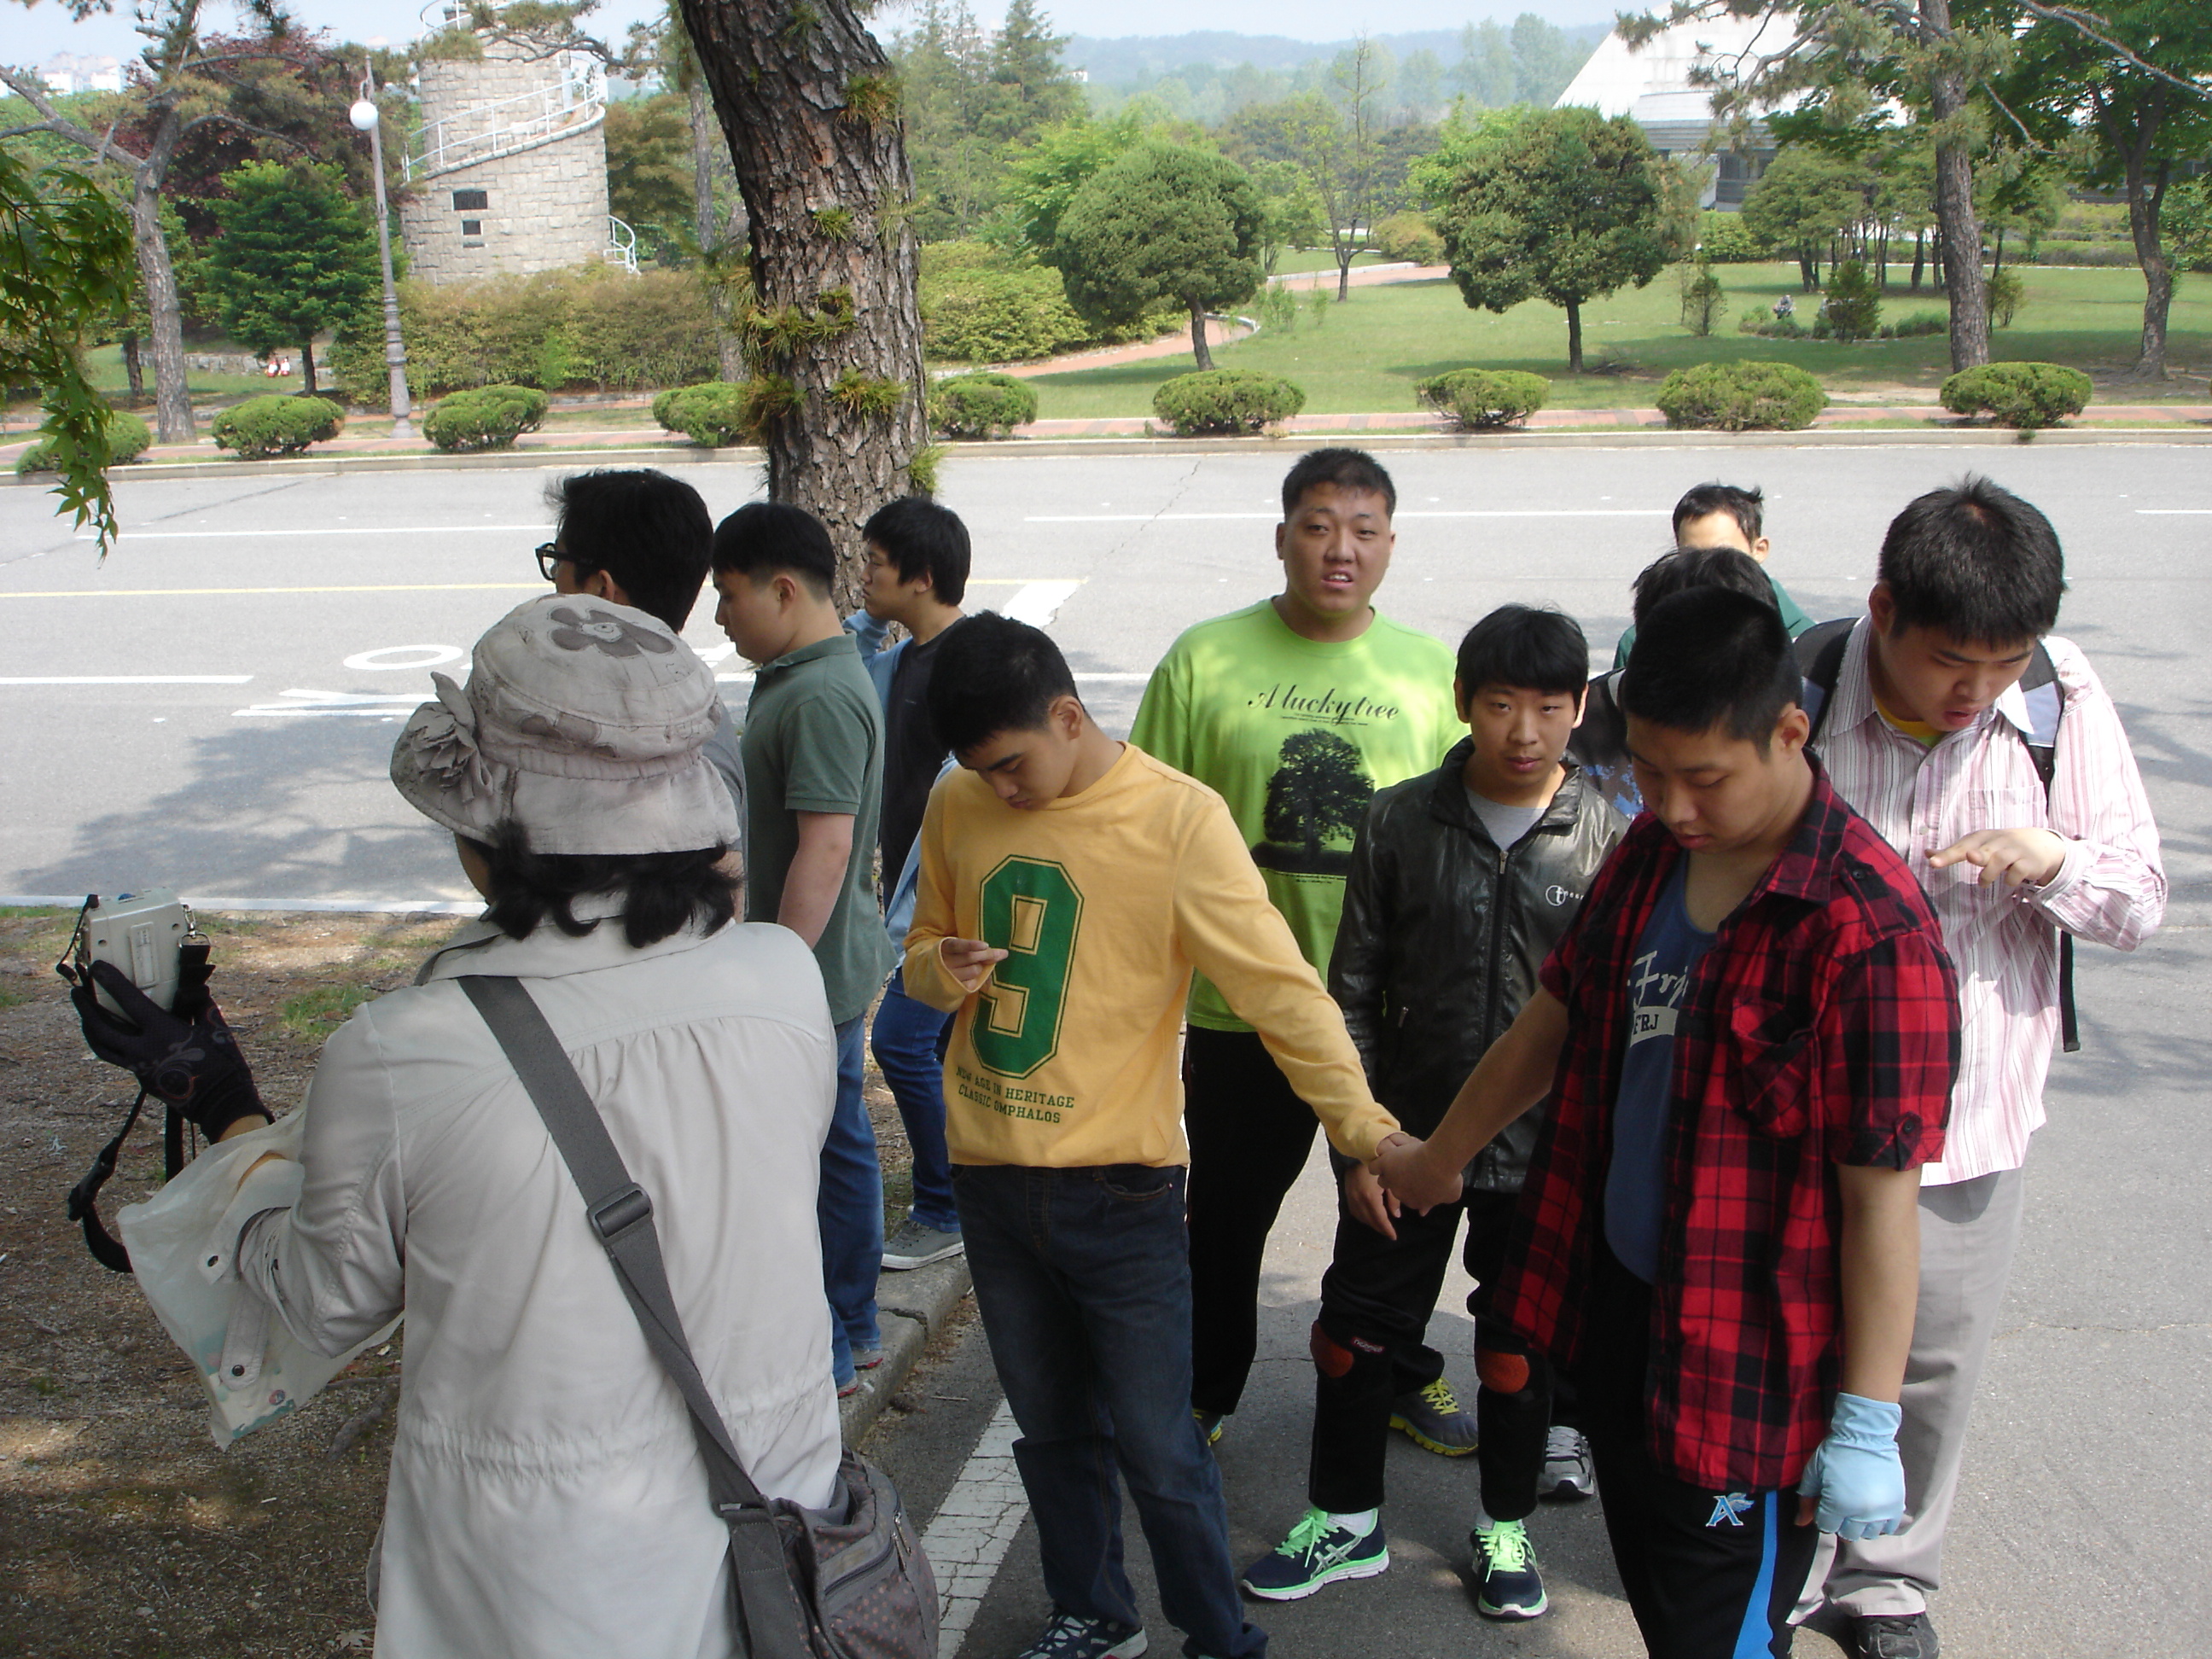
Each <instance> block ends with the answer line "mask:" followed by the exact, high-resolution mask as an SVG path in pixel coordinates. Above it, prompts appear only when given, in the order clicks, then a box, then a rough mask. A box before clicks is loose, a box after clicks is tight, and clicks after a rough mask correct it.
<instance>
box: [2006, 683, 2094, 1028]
mask: <svg viewBox="0 0 2212 1659" xmlns="http://www.w3.org/2000/svg"><path fill="white" fill-rule="evenodd" d="M2020 689H2021V696H2023V697H2025V698H2026V699H2027V732H2024V733H2023V734H2022V736H2023V737H2024V738H2025V739H2026V741H2027V756H2028V758H2029V759H2030V760H2031V761H2033V763H2035V771H2036V775H2037V776H2038V777H2039V778H2041V779H2042V780H2043V793H2044V797H2045V799H2049V798H2050V795H2051V785H2052V784H2053V783H2054V782H2055V781H2057V776H2058V726H2059V722H2060V721H2061V720H2063V719H2064V718H2065V716H2066V688H2065V687H2064V686H2063V685H2061V684H2059V683H2058V665H2057V664H2056V663H2054V662H2052V661H2051V653H2050V652H2049V651H2048V650H2047V649H2046V648H2045V646H2044V643H2043V641H2041V640H2038V641H2036V642H2035V654H2034V655H2033V656H2032V657H2030V658H2029V659H2027V671H2026V672H2024V673H2023V674H2021V677H2020ZM2058 1040H2059V1045H2060V1047H2061V1048H2063V1049H2064V1050H2065V1052H2066V1053H2068V1054H2076V1053H2079V1052H2080V1050H2081V1019H2080V1018H2079V1016H2078V1015H2077V1014H2076V1012H2075V1007H2074V935H2073V934H2071V933H2068V932H2067V931H2066V930H2065V929H2064V928H2063V927H2062V928H2060V929H2059V930H2058Z"/></svg>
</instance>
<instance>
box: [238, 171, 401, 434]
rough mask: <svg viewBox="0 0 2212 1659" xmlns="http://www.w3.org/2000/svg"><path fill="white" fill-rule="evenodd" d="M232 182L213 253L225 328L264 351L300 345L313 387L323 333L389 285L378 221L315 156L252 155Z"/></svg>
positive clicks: (309, 388)
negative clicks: (380, 256) (284, 159)
mask: <svg viewBox="0 0 2212 1659" xmlns="http://www.w3.org/2000/svg"><path fill="white" fill-rule="evenodd" d="M229 185H230V196H229V197H228V199H227V200H224V201H222V202H219V203H217V204H216V219H217V221H218V222H220V223H221V225H222V235H221V236H220V237H218V238H217V239H216V243H215V246H214V247H213V249H212V250H211V251H210V252H209V255H208V268H209V276H210V282H211V284H212V286H213V288H214V290H215V295H216V309H217V311H218V312H219V313H220V314H221V316H222V325H223V328H224V331H226V332H227V333H228V334H229V336H230V337H231V338H232V339H234V340H236V341H237V342H238V343H240V345H244V346H248V347H251V348H252V349H254V350H256V351H260V352H269V351H274V350H276V349H278V348H280V347H283V346H287V345H296V346H298V347H299V348H300V360H301V368H303V369H304V370H305V372H306V375H307V386H306V390H307V392H309V393H310V394H312V393H313V392H314V390H315V361H314V341H315V337H316V336H317V335H318V334H320V333H322V332H323V331H325V330H326V329H333V328H336V327H337V326H338V325H341V324H343V323H344V322H346V321H348V320H349V319H352V318H354V317H356V315H358V314H359V313H361V312H362V310H363V308H364V307H366V306H367V305H368V301H369V299H370V297H371V296H372V295H374V294H375V293H376V292H377V291H378V289H379V287H380V282H381V273H380V267H379V265H378V263H377V253H376V231H375V228H374V223H373V222H372V220H371V219H370V218H369V216H367V215H364V214H363V213H362V211H361V210H360V209H359V208H358V207H357V206H356V204H353V203H351V202H349V201H348V200H347V199H346V198H345V196H344V194H343V192H342V191H341V190H340V189H339V187H338V178H337V173H336V172H335V171H334V170H333V169H331V168H329V167H319V166H316V165H315V164H313V163H312V162H296V163H295V164H294V165H292V166H290V167H286V166H284V165H283V164H282V163H280V162H276V161H254V162H251V163H249V164H247V165H246V166H245V167H240V168H239V169H238V171H237V172H235V173H233V174H231V176H230V179H229Z"/></svg>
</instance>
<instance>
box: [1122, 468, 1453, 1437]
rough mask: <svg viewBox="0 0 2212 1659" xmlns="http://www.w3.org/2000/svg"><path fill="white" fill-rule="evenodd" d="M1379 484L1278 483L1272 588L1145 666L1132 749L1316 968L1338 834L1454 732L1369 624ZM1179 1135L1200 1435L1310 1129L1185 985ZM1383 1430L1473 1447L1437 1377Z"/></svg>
mask: <svg viewBox="0 0 2212 1659" xmlns="http://www.w3.org/2000/svg"><path fill="white" fill-rule="evenodd" d="M1396 507H1397V491H1396V489H1395V487H1394V486H1393V485H1392V483H1391V482H1390V475H1389V473H1388V472H1386V471H1383V468H1382V467H1381V466H1379V465H1376V462H1375V459H1374V458H1373V457H1371V456H1370V455H1368V454H1366V453H1364V452H1362V451H1359V450H1356V449H1317V450H1315V451H1313V452H1311V453H1309V454H1307V455H1305V456H1304V457H1302V458H1301V459H1299V461H1298V463H1297V465H1295V466H1293V467H1292V468H1291V471H1290V474H1289V476H1288V477H1285V479H1284V480H1283V521H1282V522H1281V523H1280V524H1279V525H1278V526H1276V527H1275V556H1276V557H1277V558H1279V559H1280V560H1281V561H1282V564H1283V591H1282V592H1280V593H1278V594H1276V595H1275V596H1274V597H1273V598H1272V599H1262V600H1261V601H1260V602H1259V603H1258V604H1256V605H1249V606H1247V607H1246V608H1245V609H1243V610H1242V611H1231V613H1230V614H1229V615H1227V616H1225V617H1214V618H1212V620H1211V621H1208V622H1202V623H1199V624H1198V625H1197V626H1195V627H1194V628H1191V629H1187V630H1186V631H1185V632H1184V633H1183V635H1182V637H1181V638H1179V639H1178V640H1176V642H1175V644H1174V645H1173V646H1172V647H1170V648H1169V651H1168V653H1167V655H1166V656H1165V657H1164V658H1163V659H1161V661H1160V665H1159V666H1158V668H1156V669H1154V670H1153V671H1152V680H1151V682H1150V684H1147V685H1146V688H1145V696H1144V701H1143V702H1142V703H1141V704H1140V705H1139V708H1138V709H1137V720H1136V724H1135V726H1133V728H1132V729H1131V732H1130V733H1129V737H1130V741H1132V742H1133V743H1134V744H1136V745H1137V746H1138V747H1139V748H1140V749H1142V750H1145V751H1146V753H1148V754H1151V755H1152V756H1154V757H1158V759H1160V760H1162V761H1164V762H1165V763H1167V764H1168V765H1170V766H1172V767H1174V768H1175V769H1176V770H1178V771H1180V772H1183V773H1187V774H1188V775H1190V776H1192V777H1194V778H1196V779H1198V780H1199V781H1200V782H1202V783H1205V784H1207V785H1210V786H1211V787H1212V788H1213V789H1215V790H1216V791H1218V793H1220V794H1221V796H1222V798H1223V799H1225V800H1226V801H1227V802H1228V804H1229V811H1230V813H1231V816H1232V817H1234V818H1235V819H1236V821H1237V829H1238V830H1239V831H1240V832H1241V833H1242V834H1243V837H1244V842H1245V845H1246V846H1248V847H1249V848H1251V849H1252V857H1253V860H1254V861H1255V863H1256V864H1258V865H1259V866H1260V872H1261V875H1262V876H1263V877H1264V878H1265V879H1266V882H1267V896H1268V897H1269V899H1270V900H1271V901H1273V904H1274V906H1275V908H1277V909H1278V910H1279V911H1280V912H1281V913H1282V915H1283V917H1284V920H1285V921H1288V922H1289V923H1290V927H1291V934H1292V936H1293V937H1294V938H1296V939H1297V942H1298V948H1299V949H1300V950H1301V951H1303V952H1304V955H1305V958H1306V960H1307V961H1308V962H1310V963H1312V964H1313V966H1314V968H1315V969H1316V971H1319V970H1321V969H1324V968H1325V967H1326V966H1327V964H1328V956H1329V950H1330V947H1331V945H1333V944H1334V941H1335V937H1336V922H1337V916H1338V913H1339V912H1340V909H1341V908H1342V907H1343V903H1344V878H1345V874H1346V871H1347V870H1349V869H1350V867H1351V864H1352V832H1353V831H1354V830H1355V829H1357V828H1358V823H1359V818H1360V815H1361V813H1362V812H1363V811H1364V810H1365V809H1366V805H1367V802H1368V799H1369V798H1370V796H1371V795H1373V794H1374V793H1375V792H1376V790H1377V789H1380V788H1383V787H1387V786H1389V785H1390V784H1394V783H1397V782H1399V781H1401V780H1403V779H1406V778H1409V777H1413V776H1414V775H1418V774H1419V773H1423V772H1426V771H1428V770H1430V769H1432V768H1433V767H1435V766H1436V765H1437V763H1438V762H1439V761H1441V760H1442V759H1443V756H1444V752H1445V751H1446V750H1449V748H1450V747H1451V746H1452V744H1454V743H1455V741H1457V739H1458V736H1459V733H1460V731H1461V729H1462V728H1461V726H1460V723H1459V716H1458V713H1457V711H1456V710H1455V708H1453V706H1452V698H1451V681H1452V671H1453V662H1452V653H1451V652H1450V650H1449V648H1447V647H1446V646H1445V645H1444V643H1443V641H1441V640H1438V639H1437V638H1435V637H1434V636H1433V635H1428V634H1425V633H1422V632H1420V631H1419V630H1418V629H1411V628H1407V627H1404V626H1402V625H1401V624H1399V623H1395V622H1392V621H1390V620H1389V619H1388V618H1387V617H1383V616H1381V615H1380V614H1379V613H1377V612H1376V610H1375V608H1374V605H1373V604H1372V600H1373V598H1374V594H1375V590H1376V588H1377V587H1379V586H1381V585H1382V582H1383V576H1384V575H1385V574H1387V573H1388V572H1389V568H1390V552H1391V548H1392V545H1393V544H1394V541H1395V537H1394V534H1393V532H1392V530H1391V526H1390V517H1391V514H1392V513H1393V512H1395V510H1396ZM1183 1081H1184V1088H1185V1104H1184V1112H1185V1117H1186V1124H1187V1127H1188V1133H1189V1137H1190V1267H1191V1281H1192V1286H1191V1288H1192V1304H1193V1309H1192V1310H1193V1328H1192V1340H1193V1354H1192V1360H1193V1367H1192V1369H1193V1380H1192V1388H1191V1409H1192V1410H1193V1411H1194V1413H1196V1414H1197V1415H1198V1417H1199V1419H1200V1422H1201V1423H1203V1424H1204V1425H1205V1426H1206V1432H1207V1434H1208V1436H1209V1437H1216V1436H1218V1433H1219V1431H1220V1425H1221V1419H1222V1418H1224V1417H1225V1416H1226V1415H1228V1414H1229V1413H1231V1412H1233V1411H1235V1410H1236V1409H1237V1400H1238V1398H1239V1397H1240V1395H1242V1394H1243V1389H1244V1381H1245V1377H1246V1376H1247V1375H1248V1374H1249V1371H1250V1370H1251V1366H1252V1358H1253V1355H1254V1353H1255V1351H1256V1349H1257V1347H1258V1346H1259V1308H1258V1304H1259V1289H1260V1262H1261V1256H1262V1255H1263V1254H1264V1253H1265V1251H1266V1249H1267V1232H1268V1230H1269V1229H1270V1228H1271V1227H1273V1225H1274V1221H1275V1216H1276V1213H1277V1212H1279V1210H1280V1209H1281V1207H1282V1202H1283V1195H1284V1194H1285V1193H1286V1192H1288V1191H1289V1190H1290V1188H1291V1182H1294V1181H1296V1180H1297V1176H1298V1171H1299V1170H1302V1169H1304V1167H1305V1163H1306V1158H1307V1157H1308V1155H1309V1154H1310V1152H1312V1150H1313V1137H1314V1116H1313V1113H1312V1111H1311V1109H1310V1108H1309V1107H1308V1106H1307V1105H1306V1104H1305V1103H1304V1101H1302V1100H1300V1099H1299V1098H1298V1097H1297V1094H1296V1092H1294V1091H1292V1089H1291V1086H1290V1085H1289V1084H1288V1083H1287V1082H1286V1081H1285V1079H1284V1077H1283V1074H1282V1073H1281V1072H1280V1071H1279V1070H1278V1069H1277V1067H1276V1066H1275V1063H1274V1061H1273V1060H1271V1059H1270V1058H1269V1057H1268V1055H1267V1050H1266V1048H1263V1047H1262V1046H1261V1042H1260V1039H1259V1036H1257V1035H1256V1034H1255V1032H1254V1031H1253V1030H1252V1028H1251V1027H1250V1026H1249V1025H1248V1024H1245V1023H1244V1022H1243V1021H1242V1020H1240V1019H1238V1018H1237V1017H1236V1015H1235V1014H1233V1013H1232V1012H1231V1011H1230V1008H1229V1006H1228V1004H1227V1003H1226V1002H1225V1001H1224V1000H1222V997H1221V994H1220V993H1219V992H1218V990H1217V989H1215V987H1213V986H1212V985H1211V984H1209V983H1208V982H1207V981H1206V980H1205V979H1203V978H1200V979H1199V980H1198V981H1195V983H1194V985H1193V987H1192V988H1191V996H1190V1009H1189V1029H1188V1033H1187V1035H1186V1040H1185V1047H1184V1059H1183ZM1392 1422H1393V1424H1394V1425H1395V1426H1396V1427H1399V1428H1401V1429H1403V1430H1405V1431H1407V1433H1409V1434H1411V1435H1412V1436H1413V1437H1414V1439H1415V1440H1416V1441H1418V1442H1419V1443H1421V1444H1423V1445H1425V1446H1427V1447H1428V1448H1429V1449H1431V1450H1434V1451H1441V1452H1443V1453H1444V1454H1445V1455H1462V1454H1464V1453H1467V1452H1469V1451H1472V1450H1473V1449H1474V1440H1475V1432H1474V1419H1473V1417H1472V1416H1471V1415H1470V1414H1469V1413H1465V1412H1462V1411H1461V1410H1460V1409H1459V1407H1458V1403H1457V1402H1456V1401H1455V1400H1454V1399H1453V1398H1452V1397H1451V1392H1450V1389H1449V1388H1448V1387H1447V1386H1446V1385H1445V1384H1444V1383H1443V1382H1442V1380H1441V1379H1439V1380H1438V1381H1437V1382H1436V1383H1431V1385H1430V1386H1429V1387H1428V1389H1425V1390H1423V1391H1421V1392H1420V1393H1419V1394H1417V1395H1408V1396H1407V1397H1406V1398H1404V1399H1401V1400H1400V1401H1396V1402H1395V1407H1394V1412H1393V1416H1392Z"/></svg>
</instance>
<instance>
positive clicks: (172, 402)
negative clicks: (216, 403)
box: [131, 155, 198, 444]
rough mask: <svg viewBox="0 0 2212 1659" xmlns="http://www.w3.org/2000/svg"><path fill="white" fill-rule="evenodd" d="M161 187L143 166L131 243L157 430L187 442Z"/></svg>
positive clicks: (178, 323)
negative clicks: (150, 358) (149, 349)
mask: <svg viewBox="0 0 2212 1659" xmlns="http://www.w3.org/2000/svg"><path fill="white" fill-rule="evenodd" d="M163 159H164V160H165V161H166V159H167V156H166V155H164V158H163ZM165 170H166V169H165ZM160 191H161V185H160V175H159V174H157V173H154V172H153V170H152V168H151V167H150V165H149V166H142V167H139V169H138V171H137V178H136V179H135V180H134V181H133V188H132V190H131V244H132V246H133V247H134V248H135V249H136V250H137V255H138V280H139V281H140V282H141V283H144V284H145V288H146V315H147V318H148V319H149V323H150V324H151V327H150V328H149V334H150V335H151V337H152V341H153V346H154V434H155V437H156V438H158V439H159V440H160V441H161V442H163V443H165V444H188V443H190V442H191V441H192V440H193V439H194V438H195V437H197V435H198V433H197V429H196V428H194V427H193V425H192V394H191V389H190V388H189V387H188V386H186V385H185V317H184V307H182V305H180V304H179V301H178V299H177V272H176V268H175V267H174V266H173V265H172V264H170V263H169V244H168V240H167V238H166V237H164V236H163V235H162V234H161V194H160Z"/></svg>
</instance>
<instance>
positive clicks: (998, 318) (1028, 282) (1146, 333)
mask: <svg viewBox="0 0 2212 1659" xmlns="http://www.w3.org/2000/svg"><path fill="white" fill-rule="evenodd" d="M1188 321H1189V318H1188V313H1185V312H1184V311H1183V310H1182V308H1181V307H1178V306H1176V305H1175V304H1173V303H1172V302H1170V303H1168V304H1165V305H1161V306H1156V307H1153V308H1152V310H1151V311H1149V312H1147V313H1146V314H1145V315H1144V316H1143V317H1141V318H1140V319H1138V320H1137V321H1136V322H1135V323H1133V324H1131V325H1128V326H1127V327H1122V328H1103V327H1094V326H1093V325H1091V324H1089V323H1086V322H1085V321H1084V320H1083V319H1082V318H1080V317H1079V316H1077V315H1076V314H1075V308H1074V307H1073V306H1071V305H1069V304H1068V302H1067V289H1066V286H1065V285H1064V284H1063V283H1062V282H1061V280H1060V273H1059V272H1058V271H1057V270H1053V269H1052V268H1051V267H1050V266H1048V265H1037V264H1022V263H1020V262H1019V261H1018V260H1015V259H1013V258H1010V257H1009V256H1008V255H1006V254H1004V253H1001V252H999V251H998V250H997V249H996V248H994V247H991V246H987V244H984V243H981V242H941V243H938V244H936V245H934V246H930V247H926V248H924V249H923V250H922V255H921V343H922V349H923V350H924V351H925V352H927V354H928V356H930V357H931V358H932V359H933V360H934V361H937V362H957V363H1016V362H1029V361H1030V360H1032V359H1035V358H1038V357H1052V356H1059V355H1060V353H1062V352H1066V351H1080V350H1082V349H1085V347H1089V346H1099V345H1120V344H1122V343H1125V342H1127V341H1131V340H1150V339H1152V338H1155V337H1158V336H1159V335H1161V334H1164V333H1166V332H1167V331H1169V330H1170V329H1173V328H1176V327H1177V326H1179V325H1187V324H1188Z"/></svg>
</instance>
